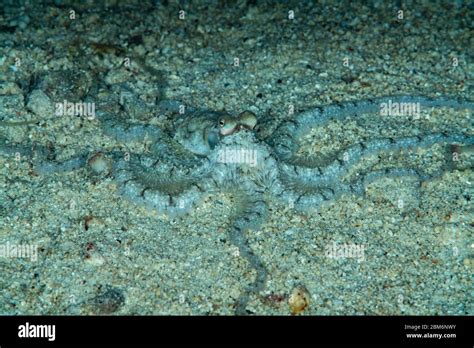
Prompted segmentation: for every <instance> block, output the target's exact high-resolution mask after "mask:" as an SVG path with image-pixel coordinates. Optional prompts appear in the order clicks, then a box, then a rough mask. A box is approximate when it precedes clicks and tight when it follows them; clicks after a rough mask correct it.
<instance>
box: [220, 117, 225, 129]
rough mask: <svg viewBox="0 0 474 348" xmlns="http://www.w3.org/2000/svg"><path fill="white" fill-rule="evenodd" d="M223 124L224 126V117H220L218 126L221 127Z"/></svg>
mask: <svg viewBox="0 0 474 348" xmlns="http://www.w3.org/2000/svg"><path fill="white" fill-rule="evenodd" d="M224 126H225V121H224V119H222V118H221V119H220V120H219V127H221V128H222V127H224Z"/></svg>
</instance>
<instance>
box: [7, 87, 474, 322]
mask: <svg viewBox="0 0 474 348" xmlns="http://www.w3.org/2000/svg"><path fill="white" fill-rule="evenodd" d="M65 83H66V82H65ZM48 86H50V84H48ZM119 91H120V86H119V88H118V89H115V90H114V89H113V88H109V87H107V86H105V87H101V88H99V89H98V90H97V91H96V93H95V94H94V95H91V94H89V96H88V97H87V98H90V100H93V101H94V102H95V103H96V104H97V106H96V109H97V118H98V119H99V121H100V124H101V126H102V128H103V132H104V133H105V134H106V135H108V136H111V137H114V138H115V139H117V140H119V141H124V142H128V141H133V140H143V139H144V138H147V139H149V140H150V141H151V143H152V145H151V146H150V148H149V151H147V152H145V153H136V154H129V153H123V152H120V151H116V152H110V153H97V152H95V153H85V154H79V155H77V156H74V157H73V158H70V159H68V160H66V161H61V162H57V161H55V160H54V159H51V156H48V149H46V148H44V147H41V146H36V147H35V148H34V149H32V148H31V146H23V145H11V144H6V143H4V144H0V153H3V154H7V155H8V154H10V155H11V154H14V153H21V154H22V155H26V156H30V157H31V158H33V157H34V158H35V161H34V168H35V170H36V172H37V173H38V174H40V175H48V174H51V173H58V172H64V171H69V170H75V169H78V168H82V167H91V168H92V169H93V170H94V171H95V172H96V173H98V174H100V173H103V174H105V175H109V176H112V177H113V178H114V179H115V181H116V183H117V186H118V187H119V192H120V194H121V195H122V196H123V197H125V198H126V199H128V200H130V201H132V202H134V203H136V204H139V205H142V206H145V207H147V208H149V209H151V210H154V211H157V212H160V213H162V214H166V215H169V216H173V217H180V216H183V215H185V214H186V213H188V212H189V211H190V210H191V209H192V208H193V207H195V206H196V205H198V204H199V203H200V202H201V201H202V200H203V198H204V197H206V196H207V195H209V194H213V193H216V192H231V193H236V196H237V197H238V202H237V203H235V204H236V205H237V206H238V214H236V216H235V217H234V219H233V221H232V222H231V224H230V227H229V230H228V235H229V237H230V240H231V242H232V243H233V244H234V245H235V246H236V247H237V248H238V249H239V254H240V256H241V257H243V258H245V259H246V260H247V261H248V263H249V265H250V267H251V268H252V269H253V270H254V273H255V277H254V280H253V282H252V283H251V284H250V286H249V287H248V288H247V289H245V290H244V291H242V293H241V295H240V297H239V298H238V299H237V301H236V303H235V313H236V314H237V315H246V314H248V310H247V305H248V303H249V301H250V299H251V298H252V297H253V296H255V297H257V298H263V297H262V296H261V295H260V293H261V292H262V290H264V288H265V284H266V280H267V277H268V271H267V267H266V266H265V264H264V263H263V262H262V260H261V258H260V257H259V256H258V255H257V254H256V253H255V252H254V251H253V250H252V248H251V247H250V246H249V244H248V241H247V237H246V236H247V235H248V234H249V233H251V232H252V231H254V230H256V229H258V228H259V227H260V226H261V225H262V224H263V223H264V222H265V221H266V219H267V217H268V214H269V212H268V202H269V200H276V201H278V202H281V203H282V204H284V205H286V206H288V207H289V208H290V209H294V210H295V211H301V212H308V211H316V210H318V209H320V207H321V206H322V205H323V204H326V203H328V202H332V201H335V200H337V199H338V197H340V196H341V195H364V192H365V189H366V187H367V185H369V184H370V183H372V182H374V181H377V180H379V179H381V178H386V177H405V176H410V177H412V178H415V179H416V180H417V181H418V182H420V183H421V182H425V181H428V180H432V179H433V178H435V177H438V176H440V175H442V174H443V173H444V172H446V171H449V170H452V169H453V163H452V161H450V160H449V159H446V161H445V162H444V164H443V165H441V166H439V167H438V168H436V170H431V171H428V170H425V169H426V168H423V166H416V165H415V164H413V163H412V164H403V165H400V166H391V165H385V167H384V165H383V163H382V164H380V163H378V162H377V163H376V164H372V165H370V162H367V163H369V165H365V166H364V163H365V162H366V160H367V158H369V157H373V156H376V157H377V156H380V155H382V154H386V153H400V152H405V153H411V152H413V151H415V150H417V149H428V148H430V147H432V146H434V145H439V144H441V145H443V146H446V147H448V148H449V146H451V147H452V146H455V147H456V148H463V147H469V146H472V144H474V136H473V135H472V134H471V133H470V131H469V130H467V131H466V132H463V133H459V132H458V133H454V134H453V133H450V132H448V131H446V132H433V131H430V130H419V131H417V132H416V133H415V134H414V135H410V136H397V137H385V138H384V137H383V136H379V137H376V138H373V139H361V140H360V141H358V142H355V143H353V144H351V145H349V146H346V147H344V148H341V149H339V151H336V152H332V153H326V155H322V153H320V152H319V151H317V150H314V151H312V150H310V151H309V152H310V154H309V155H307V154H306V155H305V154H301V151H300V150H301V149H300V148H301V147H302V144H303V142H304V139H305V137H307V136H308V134H310V133H311V132H312V131H314V130H318V129H323V127H324V126H325V125H327V124H328V123H330V122H333V121H347V120H355V121H357V120H359V119H362V117H363V116H364V115H370V114H378V113H379V112H380V108H381V105H382V104H386V103H405V104H406V103H412V104H417V105H419V106H421V107H422V108H455V109H467V110H468V111H469V113H470V112H472V109H473V108H474V104H473V102H471V101H466V100H458V99H456V98H451V97H441V98H440V97H438V98H429V97H424V96H386V97H379V98H373V99H367V100H359V101H349V102H342V103H334V104H330V105H324V106H317V107H315V108H311V109H310V110H308V111H305V112H302V113H298V114H295V115H291V117H289V118H287V119H285V120H283V121H282V122H280V123H278V124H277V125H276V126H273V127H270V126H269V125H268V123H266V122H264V121H262V122H260V121H259V119H260V120H261V117H260V118H259V117H257V115H255V114H254V113H253V112H250V111H243V112H241V113H240V114H237V115H235V116H233V115H230V114H228V113H226V112H223V111H219V112H217V111H209V110H195V109H191V108H190V109H189V111H186V112H185V113H179V114H178V115H177V117H176V118H175V119H174V121H173V122H172V125H173V126H172V127H171V128H169V129H166V127H159V126H157V125H153V124H143V123H133V122H130V120H129V117H128V114H130V110H129V109H127V108H124V107H123V105H121V103H120V101H119V99H120V98H119V94H120V93H119ZM39 92H41V91H36V92H35V91H33V93H39ZM128 103H129V105H128V107H129V108H133V107H134V105H135V106H136V109H137V110H138V111H137V112H138V113H139V110H140V108H141V107H142V105H141V104H140V103H139V102H138V101H137V99H135V101H134V100H133V98H132V100H131V101H129V102H128ZM134 103H135V104H134ZM469 115H470V114H469ZM469 117H471V115H470V116H469ZM5 126H7V125H6V124H5ZM361 165H362V166H361ZM468 166H469V164H468Z"/></svg>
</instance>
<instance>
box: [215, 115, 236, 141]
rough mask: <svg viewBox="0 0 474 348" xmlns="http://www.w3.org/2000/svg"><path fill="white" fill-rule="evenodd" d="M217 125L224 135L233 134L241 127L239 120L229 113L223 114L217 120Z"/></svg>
mask: <svg viewBox="0 0 474 348" xmlns="http://www.w3.org/2000/svg"><path fill="white" fill-rule="evenodd" d="M217 125H218V127H219V133H220V135H222V136H226V135H231V134H232V133H234V132H235V131H236V130H238V128H239V127H238V126H239V122H238V120H237V119H235V118H233V117H231V116H229V115H224V116H221V117H220V118H219V120H218V121H217Z"/></svg>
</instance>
